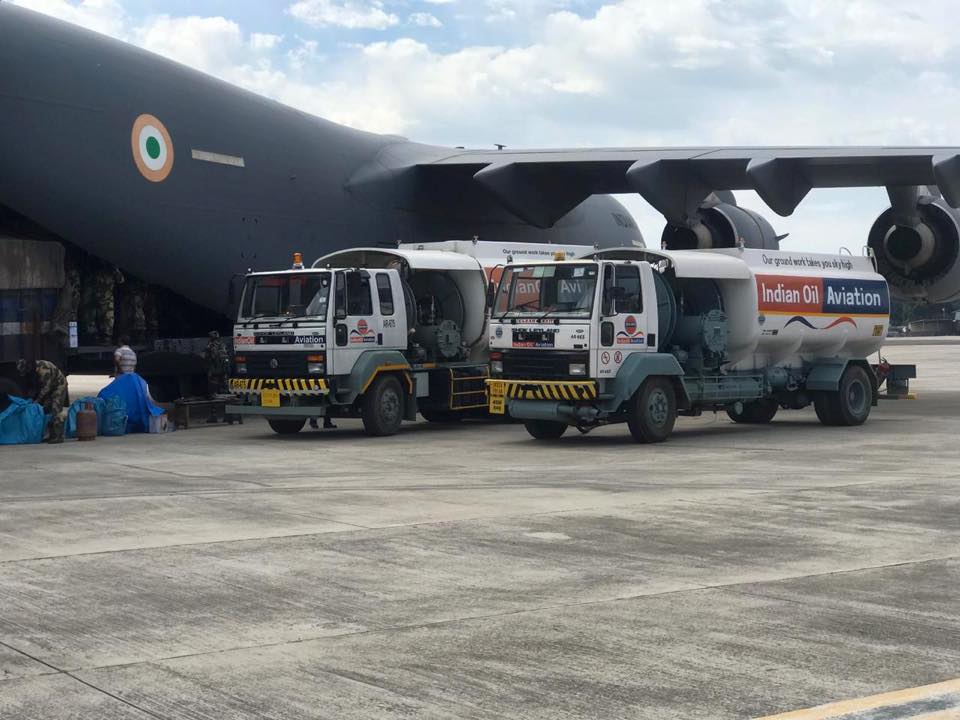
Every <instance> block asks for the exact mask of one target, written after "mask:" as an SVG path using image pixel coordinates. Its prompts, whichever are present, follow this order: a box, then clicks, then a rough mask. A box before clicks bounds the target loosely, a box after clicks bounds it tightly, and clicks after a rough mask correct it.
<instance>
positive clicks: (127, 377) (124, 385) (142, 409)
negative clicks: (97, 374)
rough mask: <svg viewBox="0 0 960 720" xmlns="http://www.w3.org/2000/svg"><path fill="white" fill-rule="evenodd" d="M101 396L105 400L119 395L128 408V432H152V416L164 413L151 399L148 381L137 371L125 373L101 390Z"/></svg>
mask: <svg viewBox="0 0 960 720" xmlns="http://www.w3.org/2000/svg"><path fill="white" fill-rule="evenodd" d="M99 397H102V398H103V399H104V400H107V399H108V398H112V397H118V398H120V399H121V400H122V401H123V404H124V406H125V407H126V409H127V432H128V433H138V432H140V433H145V432H150V418H151V417H153V416H154V415H163V413H164V410H163V408H159V407H157V406H156V405H154V404H153V403H152V402H151V400H150V391H149V390H148V389H147V383H146V382H145V381H144V379H143V378H142V377H140V376H139V375H137V374H136V373H124V374H122V375H118V376H117V377H116V379H115V380H114V381H113V382H112V383H110V384H109V385H107V386H106V387H105V388H104V389H103V390H101V391H100V395H99Z"/></svg>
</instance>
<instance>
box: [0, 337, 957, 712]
mask: <svg viewBox="0 0 960 720" xmlns="http://www.w3.org/2000/svg"><path fill="white" fill-rule="evenodd" d="M926 340H927V339H925V342H924V344H917V343H909V342H897V343H896V344H893V345H891V346H890V348H889V350H888V351H887V353H886V354H887V356H888V358H889V359H890V360H891V361H899V362H916V363H918V364H919V365H920V373H921V377H920V379H919V380H917V381H916V382H915V384H914V389H915V390H916V391H917V393H918V394H919V399H917V400H915V401H884V402H882V403H881V405H880V407H878V408H875V409H874V415H873V416H872V418H871V420H870V422H869V423H868V424H867V425H866V426H864V427H861V428H842V429H838V428H825V427H822V426H820V425H819V423H818V422H817V421H816V418H815V416H814V413H813V411H812V410H807V411H801V412H782V414H781V415H780V416H778V417H777V419H776V421H775V422H774V423H773V424H771V425H770V426H766V427H749V426H738V425H734V424H733V423H731V422H730V421H729V420H727V418H726V417H725V416H714V415H712V414H711V415H705V416H703V417H701V418H696V419H683V420H681V422H680V423H679V427H678V431H677V432H676V434H675V435H674V437H673V438H671V440H670V441H669V442H668V443H666V444H664V445H660V446H654V447H649V446H639V445H635V444H634V443H632V442H631V440H630V438H629V434H628V433H627V430H626V427H625V426H617V427H612V428H606V429H603V430H600V431H596V432H594V433H591V434H589V435H587V436H580V435H578V434H576V433H572V434H571V435H569V436H568V437H564V438H563V439H561V440H560V441H558V442H551V443H538V442H536V441H533V440H531V439H530V438H529V437H528V436H527V435H526V433H525V432H524V430H523V429H522V427H520V426H515V425H497V424H464V425H463V426H460V427H439V426H431V425H428V424H426V423H418V424H412V425H409V426H406V427H405V428H404V430H403V431H402V432H401V433H400V434H399V435H398V436H396V437H393V438H387V439H379V440H377V439H370V438H366V437H365V436H364V435H363V434H362V432H361V430H360V428H359V423H357V422H353V421H344V422H341V423H340V425H341V428H340V429H338V430H335V431H325V432H318V431H304V432H303V433H301V434H300V435H297V436H294V437H279V436H275V435H273V434H272V433H271V432H270V430H269V428H268V427H267V426H266V424H265V423H262V422H259V421H254V422H248V423H247V424H245V425H243V426H233V427H226V426H216V427H209V428H207V427H203V428H199V429H197V430H189V431H181V432H177V433H171V434H169V435H164V436H130V437H126V438H99V439H97V440H96V441H95V442H93V443H82V444H81V443H76V442H68V443H66V444H64V445H61V446H52V447H48V446H32V447H19V448H2V449H0V718H4V720H19V719H21V718H23V719H26V718H31V719H35V718H51V719H53V718H58V719H63V718H97V719H102V720H114V719H118V718H124V719H131V720H140V719H143V720H147V719H148V718H154V719H160V720H173V719H177V720H180V719H183V720H186V719H190V720H197V719H200V718H205V719H206V718H216V719H218V720H219V719H226V718H230V719H234V718H236V719H240V720H247V719H253V718H271V719H275V720H279V719H281V718H283V719H292V718H337V719H338V720H343V719H351V718H410V717H417V718H501V717H510V718H544V719H547V718H550V719H553V718H628V717H629V718H710V719H711V720H715V719H717V718H751V717H760V716H766V715H776V714H778V713H785V712H788V711H792V710H798V709H802V708H810V707H813V706H817V705H824V704H828V703H837V701H841V700H853V699H856V698H861V697H866V696H877V695H879V694H884V695H881V696H880V697H881V700H871V701H869V702H871V703H873V704H872V705H871V704H869V703H867V704H863V705H862V707H872V708H876V707H879V706H878V705H877V703H878V702H886V700H884V699H883V698H887V697H902V698H910V699H911V700H910V702H912V703H914V704H913V705H911V707H921V708H930V707H934V706H933V705H930V704H929V703H927V704H924V701H923V698H924V697H925V695H924V693H925V692H927V691H926V690H922V689H920V690H914V691H910V692H907V693H905V694H902V693H901V694H898V693H892V691H900V690H903V689H908V688H915V687H917V686H931V687H934V688H939V690H938V692H941V694H942V695H941V697H940V699H939V700H938V701H937V702H940V705H939V706H936V707H939V708H942V707H945V706H944V705H943V703H944V702H949V697H952V696H950V695H948V694H943V693H948V691H949V692H954V689H956V688H957V687H960V686H957V685H956V684H953V683H950V682H948V681H953V680H956V679H957V678H958V677H960V597H958V594H957V588H958V587H960V520H958V516H960V515H958V511H960V465H958V459H960V447H958V445H960V444H958V441H957V438H958V436H960V412H958V408H960V374H958V371H957V368H958V367H960V345H957V344H954V343H937V344H930V343H929V342H926ZM944 688H946V689H944ZM931 692H932V691H931ZM888 694H889V695H888ZM918 697H919V698H920V700H917V698H918ZM957 697H960V695H957ZM943 698H947V699H946V700H944V699H943ZM864 702H866V701H864ZM918 702H919V703H920V704H919V705H918V704H917V703H918ZM931 702H933V701H931ZM829 707H842V708H845V710H844V712H847V713H848V714H846V715H843V717H845V718H846V717H858V718H859V717H868V716H869V717H875V716H876V717H881V715H876V712H874V711H873V710H871V711H869V712H874V714H873V715H850V714H849V711H850V708H851V707H853V708H856V707H860V706H857V705H856V702H854V704H853V705H851V704H850V703H839V704H836V705H831V706H829ZM817 712H819V711H817ZM829 712H832V711H830V710H824V711H823V712H820V714H816V713H814V714H807V715H804V717H811V718H812V717H827V716H828V713H829ZM877 712H880V711H877ZM884 712H887V714H883V715H882V717H885V718H895V717H908V716H912V715H909V714H896V711H884ZM910 712H912V711H910ZM891 713H892V714H891ZM903 713H908V711H907V710H904V711H903ZM830 716H831V717H833V715H830ZM931 717H932V716H931ZM938 717H940V716H938ZM944 717H946V716H944Z"/></svg>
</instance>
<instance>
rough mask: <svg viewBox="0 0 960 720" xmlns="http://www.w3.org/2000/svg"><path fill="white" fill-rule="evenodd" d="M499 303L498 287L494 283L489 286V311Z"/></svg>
mask: <svg viewBox="0 0 960 720" xmlns="http://www.w3.org/2000/svg"><path fill="white" fill-rule="evenodd" d="M496 301H497V286H496V285H494V284H493V283H488V284H487V310H493V304H494V303H495V302H496Z"/></svg>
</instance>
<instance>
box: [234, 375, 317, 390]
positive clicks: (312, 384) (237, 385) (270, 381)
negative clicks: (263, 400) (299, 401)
mask: <svg viewBox="0 0 960 720" xmlns="http://www.w3.org/2000/svg"><path fill="white" fill-rule="evenodd" d="M230 389H231V390H232V391H234V392H243V391H247V390H284V391H286V392H311V391H312V392H328V391H329V389H330V388H329V386H328V385H327V381H326V380H324V379H323V378H230Z"/></svg>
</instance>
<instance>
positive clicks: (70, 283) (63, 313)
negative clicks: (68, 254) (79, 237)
mask: <svg viewBox="0 0 960 720" xmlns="http://www.w3.org/2000/svg"><path fill="white" fill-rule="evenodd" d="M79 310H80V271H79V270H78V269H77V268H76V266H74V265H70V264H68V265H67V267H66V272H65V273H64V282H63V290H62V291H61V292H60V297H59V298H57V307H56V308H55V309H54V311H53V318H52V329H53V332H55V333H57V334H59V335H63V336H64V339H66V338H67V337H69V335H70V323H71V322H77V319H78V313H79ZM78 328H79V325H78Z"/></svg>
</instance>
